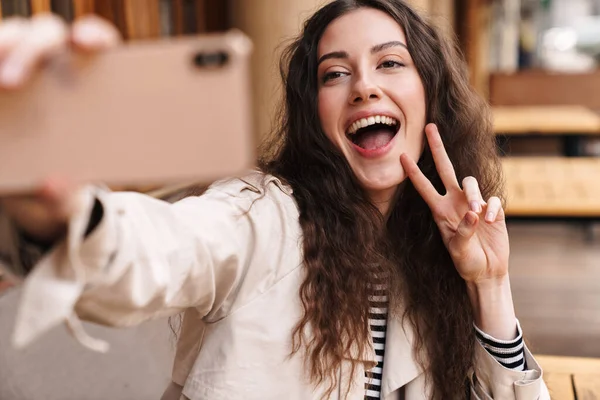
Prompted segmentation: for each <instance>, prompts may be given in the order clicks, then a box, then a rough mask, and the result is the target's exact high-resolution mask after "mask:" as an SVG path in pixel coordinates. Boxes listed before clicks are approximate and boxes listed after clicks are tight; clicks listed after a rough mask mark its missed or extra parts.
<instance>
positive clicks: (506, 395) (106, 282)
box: [0, 173, 549, 400]
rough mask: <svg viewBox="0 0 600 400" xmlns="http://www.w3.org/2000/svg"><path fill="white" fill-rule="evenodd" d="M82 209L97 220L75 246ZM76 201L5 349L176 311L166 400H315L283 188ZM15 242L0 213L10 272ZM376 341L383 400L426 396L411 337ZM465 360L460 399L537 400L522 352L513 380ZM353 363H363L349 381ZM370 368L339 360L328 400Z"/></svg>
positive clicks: (405, 333) (356, 385) (534, 369)
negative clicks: (299, 340)
mask: <svg viewBox="0 0 600 400" xmlns="http://www.w3.org/2000/svg"><path fill="white" fill-rule="evenodd" d="M263 178H266V180H264V181H263ZM94 199H99V200H100V202H101V203H102V205H103V208H104V214H103V218H102V221H101V223H100V224H99V225H98V226H97V227H96V229H95V230H94V231H93V232H92V233H91V235H89V236H88V237H87V238H85V240H84V239H83V237H84V231H85V229H86V226H87V224H88V220H89V217H90V214H91V210H92V205H93V204H94V201H95V200H94ZM78 204H79V211H78V213H77V215H76V217H74V218H73V220H72V221H71V224H70V227H69V233H68V236H67V239H66V240H65V241H64V242H63V243H61V244H59V245H58V246H56V247H55V248H54V249H53V250H52V251H51V252H50V253H48V254H46V255H44V256H43V257H42V258H41V259H40V260H39V261H38V262H37V263H36V266H35V268H34V270H33V271H32V273H31V274H30V275H29V276H28V278H27V279H26V280H25V281H24V287H23V295H22V299H21V302H20V308H19V312H18V315H17V321H16V326H15V331H14V337H13V340H14V343H15V345H16V346H25V345H27V344H28V343H30V342H31V341H32V340H34V339H35V338H36V337H38V336H39V335H41V334H43V333H44V332H45V331H47V330H48V329H50V328H51V327H53V326H55V325H57V324H60V323H67V325H68V326H69V327H70V328H71V331H72V332H73V334H74V336H75V337H76V338H77V339H78V340H79V341H80V342H81V343H83V344H84V345H87V346H88V347H91V348H94V349H96V350H100V351H105V350H107V346H106V344H105V343H102V342H100V341H98V340H96V339H93V338H91V337H89V336H87V334H86V333H85V332H84V331H83V330H82V328H81V325H80V324H79V320H80V319H84V320H88V321H92V322H96V323H100V324H104V325H108V326H119V327H123V326H131V325H135V324H139V323H141V322H142V321H145V320H148V319H151V318H158V317H164V316H168V315H175V314H177V313H181V312H184V311H186V310H187V311H186V318H185V320H184V324H183V330H182V332H181V338H180V342H179V345H178V352H177V356H176V359H175V364H174V369H173V381H174V382H175V383H177V384H179V385H181V386H182V387H183V389H182V390H181V389H180V390H172V389H174V388H175V389H176V388H177V386H173V387H172V388H171V389H170V390H169V391H167V393H165V396H164V397H163V398H164V399H166V400H176V399H178V398H182V399H192V400H234V399H240V400H251V399H257V400H258V399H260V400H265V399H288V400H294V399H298V400H308V399H318V398H320V397H321V395H322V394H323V393H324V390H325V387H314V386H313V385H311V384H310V382H308V381H307V379H306V375H305V373H304V371H305V369H304V367H303V357H302V354H300V353H298V354H296V355H294V356H292V357H289V355H290V344H291V332H292V329H293V327H294V326H295V325H296V323H297V322H298V321H299V318H300V317H301V313H302V309H301V304H300V302H299V298H298V296H297V293H298V289H299V286H300V284H301V282H302V281H303V279H304V270H303V268H302V243H301V236H302V235H301V229H300V226H299V222H298V209H297V206H296V203H295V202H294V200H293V197H292V193H291V189H290V188H289V187H287V186H285V185H283V184H282V183H281V182H280V181H279V180H278V179H276V178H275V177H272V176H266V177H265V176H264V175H262V174H260V173H251V174H249V175H247V176H245V177H243V178H239V179H238V178H236V179H231V180H227V181H222V182H218V183H216V184H214V185H213V186H212V187H211V188H210V189H209V190H208V191H207V192H206V193H205V194H204V195H202V196H199V197H190V198H186V199H184V200H182V201H179V202H177V203H175V204H169V203H166V202H163V201H159V200H156V199H153V198H150V197H148V196H145V195H140V194H136V193H109V192H107V191H105V190H101V189H98V188H92V187H88V188H86V189H85V190H83V191H82V192H81V195H80V198H79V202H78ZM251 205H252V207H250V206H251ZM248 209H250V211H249V212H246V211H247V210H248ZM15 238H16V235H15V234H14V232H13V230H12V229H11V227H10V224H9V223H8V222H7V221H6V219H5V218H4V219H3V218H1V217H0V245H1V246H2V247H1V248H0V255H3V258H4V259H5V261H6V260H7V261H8V262H10V263H13V264H14V265H16V264H18V263H19V262H20V260H19V255H18V252H17V251H16V250H17V247H18V246H17V243H16V240H15ZM21 254H23V252H21ZM387 338H388V339H387V344H386V351H385V359H384V370H383V379H382V398H383V399H385V400H392V399H393V400H399V399H409V400H425V399H427V398H428V393H429V387H428V384H427V379H426V378H427V371H422V370H421V368H420V367H419V366H418V364H417V363H416V361H415V357H414V355H413V352H412V343H413V331H412V329H411V327H410V326H409V325H408V324H405V325H403V324H402V322H401V321H399V320H395V319H392V320H390V321H389V323H388V332H387ZM475 352H476V354H475V367H474V378H473V379H472V381H473V384H472V393H471V394H472V396H471V398H473V399H496V400H498V399H502V400H512V399H518V400H535V399H543V400H546V399H549V395H548V392H547V389H546V387H545V385H544V383H543V381H542V371H541V369H540V367H539V365H538V364H537V362H536V361H535V359H534V358H533V357H532V355H531V354H530V352H529V351H528V350H526V361H527V366H528V370H527V371H524V372H518V371H513V370H508V369H506V368H504V367H502V366H501V365H500V364H499V363H498V362H497V361H496V360H495V359H494V358H493V357H492V356H490V355H489V354H488V353H487V352H486V351H485V350H484V349H483V347H481V346H480V345H478V346H477V348H476V350H475ZM352 359H354V360H360V361H361V362H360V363H359V368H356V371H355V374H354V376H350V375H349V371H350V368H349V365H350V360H352ZM375 364H376V362H375V352H374V350H373V349H372V346H371V347H370V348H369V349H368V350H367V351H366V352H364V353H363V354H359V353H358V352H357V351H352V352H350V353H349V354H348V355H347V361H346V362H345V363H344V365H343V366H342V368H341V370H340V371H339V378H340V379H339V385H338V387H337V388H336V390H335V393H334V395H333V397H332V398H334V399H341V398H344V393H345V390H344V389H345V388H346V387H347V385H348V382H351V381H352V382H353V385H352V386H351V387H350V392H349V395H348V396H347V397H345V398H348V399H353V400H362V399H363V397H364V371H365V369H369V368H371V367H372V366H374V365H375ZM159 396H160V394H158V393H157V398H158V397H159Z"/></svg>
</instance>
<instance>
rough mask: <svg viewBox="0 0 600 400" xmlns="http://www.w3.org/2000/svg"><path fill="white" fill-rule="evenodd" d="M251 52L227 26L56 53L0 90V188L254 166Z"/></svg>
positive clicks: (203, 174)
mask: <svg viewBox="0 0 600 400" xmlns="http://www.w3.org/2000/svg"><path fill="white" fill-rule="evenodd" d="M250 53H251V43H250V41H249V39H248V38H247V37H246V36H244V35H243V34H241V33H238V32H228V33H226V34H216V35H209V36H201V37H188V38H181V39H170V40H162V41H148V42H138V43H131V44H126V45H123V46H121V47H120V48H116V49H114V50H111V51H107V52H105V53H102V54H98V55H76V54H73V53H68V54H64V55H61V56H59V57H56V58H54V59H53V60H52V61H51V62H49V65H47V66H45V67H44V68H43V69H42V72H40V73H38V74H37V75H36V76H35V77H34V79H33V80H32V81H31V82H30V83H28V84H27V86H26V87H25V88H23V89H21V90H18V91H14V92H7V91H4V92H0V191H2V192H16V191H28V190H31V189H33V188H35V187H37V185H39V183H40V181H41V180H42V179H44V178H46V177H48V176H64V177H67V178H69V179H71V180H73V181H75V182H90V181H92V182H93V181H101V182H103V183H107V184H109V185H161V184H167V183H170V182H175V181H184V180H185V181H189V180H198V181H199V182H202V181H205V182H208V181H211V180H214V179H217V178H220V177H224V176H228V175H233V174H237V173H240V172H242V171H244V170H246V169H248V168H250V167H252V165H253V164H254V161H255V143H254V136H253V134H252V120H251V94H250V71H249V57H250Z"/></svg>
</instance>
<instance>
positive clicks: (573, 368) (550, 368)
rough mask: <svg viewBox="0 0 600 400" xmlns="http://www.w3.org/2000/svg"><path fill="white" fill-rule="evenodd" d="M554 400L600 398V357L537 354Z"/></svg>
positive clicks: (594, 399) (536, 357)
mask: <svg viewBox="0 0 600 400" xmlns="http://www.w3.org/2000/svg"><path fill="white" fill-rule="evenodd" d="M535 359H536V360H537V361H538V362H539V363H540V366H541V367H542V369H543V370H544V381H545V382H546V385H548V390H549V391H550V396H551V397H552V400H600V359H597V358H581V357H559V356H543V355H536V356H535Z"/></svg>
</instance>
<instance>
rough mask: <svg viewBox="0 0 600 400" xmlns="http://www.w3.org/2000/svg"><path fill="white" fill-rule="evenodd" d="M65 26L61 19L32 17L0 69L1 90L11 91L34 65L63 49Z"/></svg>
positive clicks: (53, 16) (22, 80) (27, 74)
mask: <svg viewBox="0 0 600 400" xmlns="http://www.w3.org/2000/svg"><path fill="white" fill-rule="evenodd" d="M66 42H67V26H66V24H65V23H64V22H63V21H62V20H61V19H60V17H58V16H55V15H51V14H45V15H40V16H37V17H33V18H32V20H31V22H30V23H29V27H28V29H27V31H26V32H25V33H23V38H22V40H20V41H19V43H17V44H16V45H15V46H14V47H13V48H12V49H11V50H10V51H9V52H8V54H7V55H6V57H5V59H4V60H3V61H2V64H1V66H0V86H4V87H6V88H14V87H17V86H19V85H21V84H23V83H24V81H25V80H26V79H27V78H28V77H29V75H30V74H31V73H32V72H33V69H34V68H35V67H36V66H37V64H38V63H39V62H40V61H41V60H42V59H44V58H45V57H47V56H49V55H52V54H54V53H56V52H58V51H59V50H61V49H63V48H64V47H65V46H66Z"/></svg>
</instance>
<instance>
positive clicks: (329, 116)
mask: <svg viewBox="0 0 600 400" xmlns="http://www.w3.org/2000/svg"><path fill="white" fill-rule="evenodd" d="M317 99H318V100H317V101H318V104H317V109H318V111H319V121H320V122H321V127H322V128H323V131H324V132H325V134H326V135H327V137H328V138H329V139H330V140H332V141H334V142H335V140H333V137H334V133H335V131H336V126H337V123H338V121H339V113H340V110H339V102H338V101H336V99H335V98H334V96H332V93H328V92H327V91H322V90H321V91H319V95H318V98H317Z"/></svg>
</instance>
